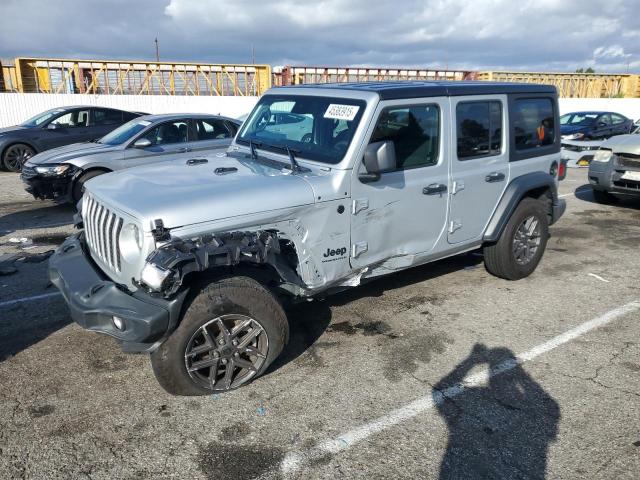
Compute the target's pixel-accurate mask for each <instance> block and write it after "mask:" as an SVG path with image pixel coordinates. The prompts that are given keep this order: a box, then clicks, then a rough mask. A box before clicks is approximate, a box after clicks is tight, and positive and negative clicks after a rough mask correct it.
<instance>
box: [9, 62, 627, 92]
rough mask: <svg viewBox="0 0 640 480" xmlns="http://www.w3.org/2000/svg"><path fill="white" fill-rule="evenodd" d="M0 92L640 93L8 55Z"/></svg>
mask: <svg viewBox="0 0 640 480" xmlns="http://www.w3.org/2000/svg"><path fill="white" fill-rule="evenodd" d="M1 72H2V76H1V77H0V91H8V92H23V93H31V92H33V93H89V94H103V95H123V94H128V95H212V96H249V95H261V94H262V93H264V92H265V91H266V90H267V89H269V88H270V87H271V86H272V85H274V86H280V85H299V84H304V83H327V82H365V81H397V80H486V81H496V82H525V83H544V84H551V85H555V86H556V87H557V88H558V93H559V94H560V96H561V97H565V98H572V97H575V98H617V97H640V75H635V74H606V73H541V72H508V71H499V72H488V71H463V70H449V69H434V68H422V69H420V68H381V67H326V66H293V67H291V66H287V67H274V69H273V72H272V69H271V67H270V66H269V65H249V64H245V65H232V64H209V63H175V62H132V61H113V60H74V59H48V58H16V59H15V60H14V61H13V64H12V65H11V64H7V63H5V64H4V65H2V69H1Z"/></svg>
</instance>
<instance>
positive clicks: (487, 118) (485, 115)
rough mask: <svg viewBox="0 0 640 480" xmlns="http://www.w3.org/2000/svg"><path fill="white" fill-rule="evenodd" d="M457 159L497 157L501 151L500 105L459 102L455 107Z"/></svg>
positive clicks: (480, 102) (497, 103) (498, 103)
mask: <svg viewBox="0 0 640 480" xmlns="http://www.w3.org/2000/svg"><path fill="white" fill-rule="evenodd" d="M456 120H457V125H458V127H457V131H458V159H460V160H469V159H471V158H479V157H488V156H491V155H499V154H500V152H501V151H502V104H501V103H500V102H498V101H487V102H484V101H479V102H460V103H458V106H457V107H456Z"/></svg>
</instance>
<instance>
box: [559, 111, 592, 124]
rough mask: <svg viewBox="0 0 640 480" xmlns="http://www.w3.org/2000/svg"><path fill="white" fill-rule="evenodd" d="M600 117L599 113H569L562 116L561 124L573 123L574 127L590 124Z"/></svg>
mask: <svg viewBox="0 0 640 480" xmlns="http://www.w3.org/2000/svg"><path fill="white" fill-rule="evenodd" d="M596 118H598V114H597V113H567V114H566V115H562V116H561V117H560V125H571V126H573V127H580V126H584V127H586V126H589V125H591V124H593V122H594V120H595V119H596Z"/></svg>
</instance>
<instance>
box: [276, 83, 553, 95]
mask: <svg viewBox="0 0 640 480" xmlns="http://www.w3.org/2000/svg"><path fill="white" fill-rule="evenodd" d="M280 88H283V89H287V88H328V89H336V90H359V91H361V92H373V93H377V94H378V95H379V97H380V99H381V100H395V99H402V98H415V97H440V96H459V95H496V94H506V93H538V94H539V93H545V94H554V95H556V94H557V90H556V87H554V86H553V85H538V84H534V83H510V82H479V81H449V82H443V81H402V82H354V83H314V84H310V83H308V84H304V85H292V86H290V87H278V88H277V89H278V90H279V89H280Z"/></svg>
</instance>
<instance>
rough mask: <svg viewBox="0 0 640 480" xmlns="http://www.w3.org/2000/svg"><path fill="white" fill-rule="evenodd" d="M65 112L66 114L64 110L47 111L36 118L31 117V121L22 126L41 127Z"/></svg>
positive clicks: (23, 123)
mask: <svg viewBox="0 0 640 480" xmlns="http://www.w3.org/2000/svg"><path fill="white" fill-rule="evenodd" d="M64 112H66V110H65V109H64V108H53V109H51V110H47V111H46V112H42V113H39V114H38V115H36V116H34V117H31V118H30V119H29V120H27V121H24V122H22V123H21V124H20V125H21V126H23V127H37V126H39V125H42V124H43V123H44V122H46V121H47V120H50V119H51V118H53V117H55V116H57V115H58V114H60V113H64Z"/></svg>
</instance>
